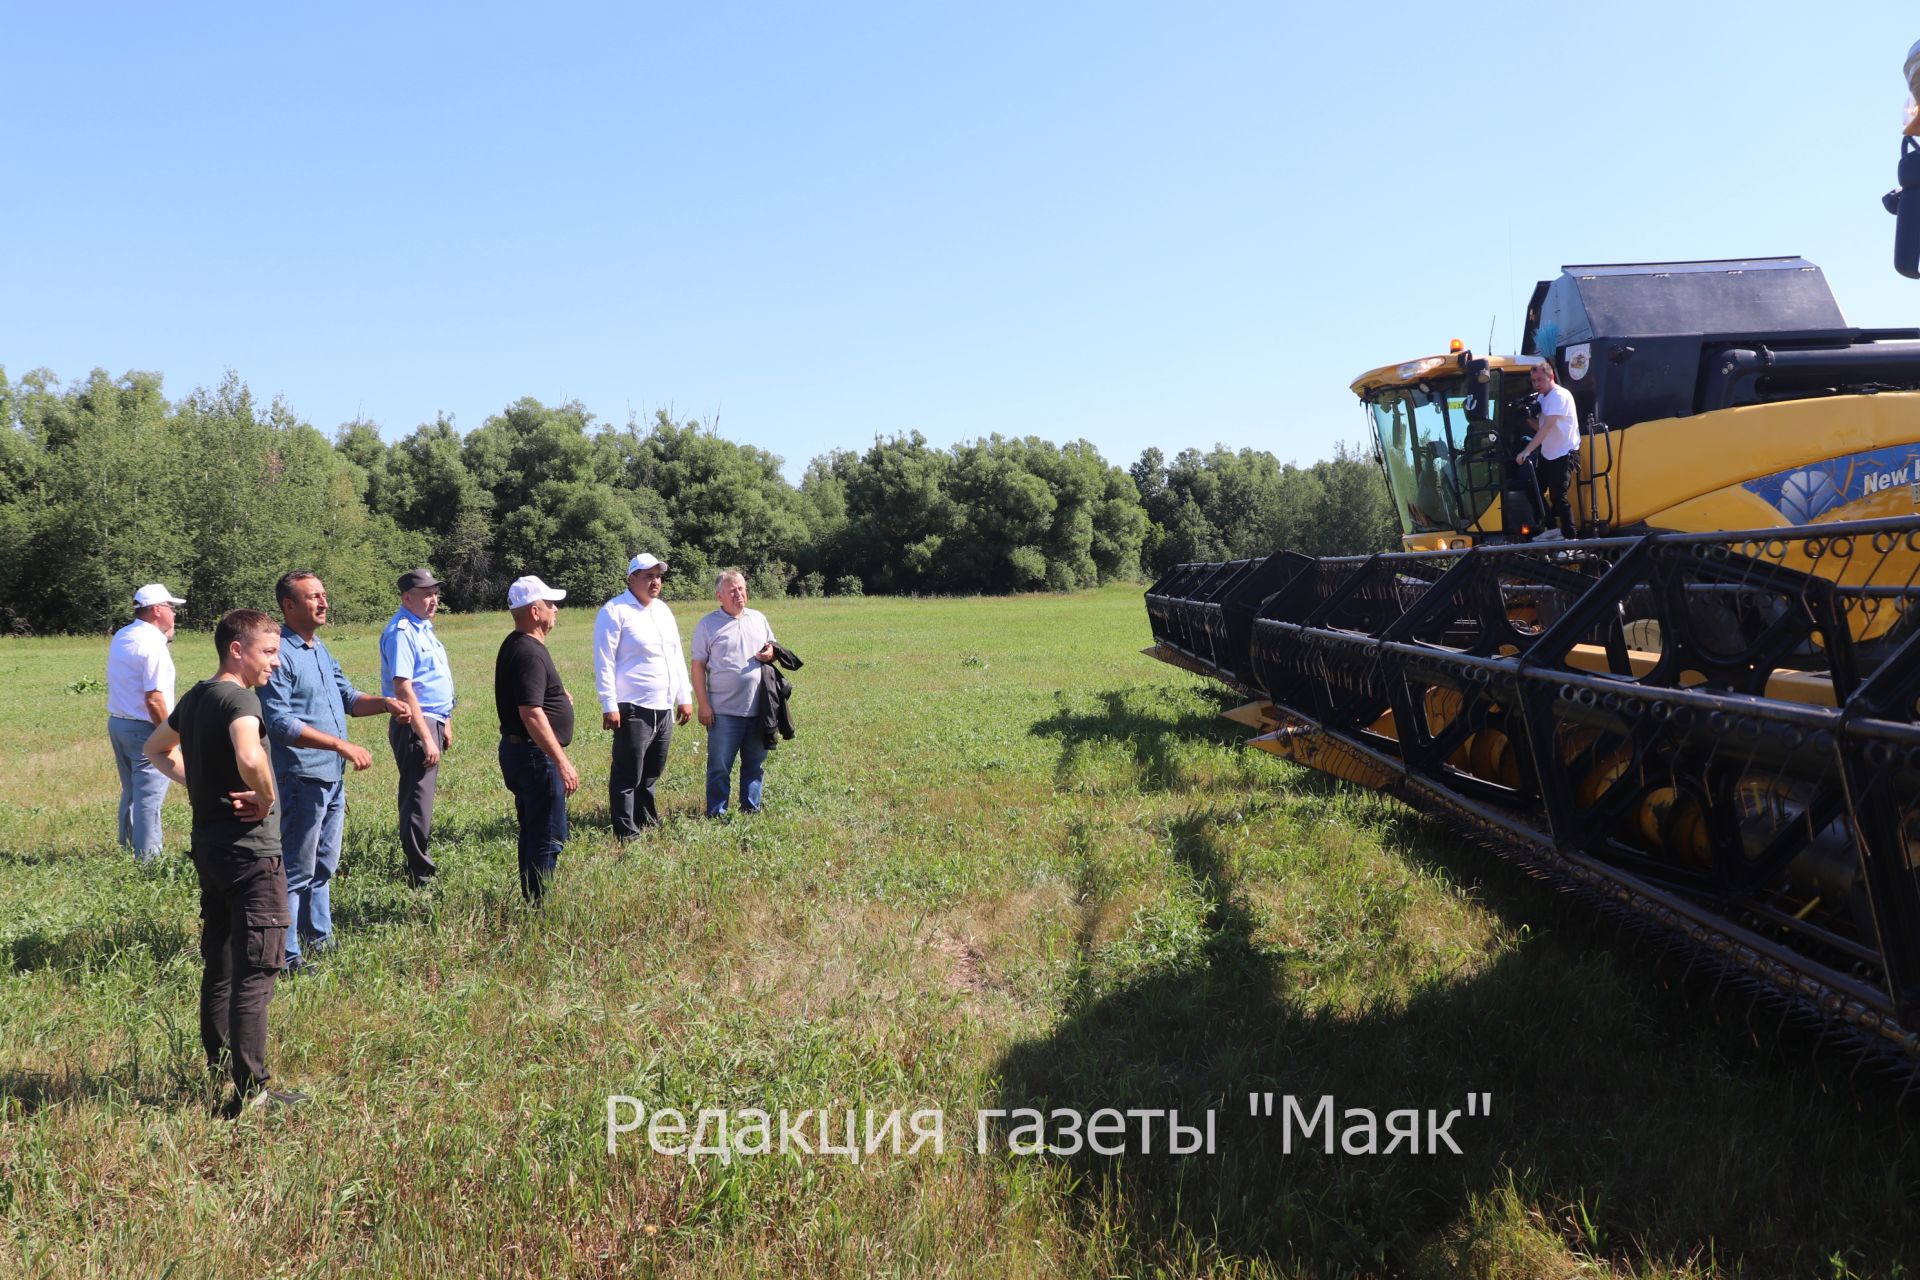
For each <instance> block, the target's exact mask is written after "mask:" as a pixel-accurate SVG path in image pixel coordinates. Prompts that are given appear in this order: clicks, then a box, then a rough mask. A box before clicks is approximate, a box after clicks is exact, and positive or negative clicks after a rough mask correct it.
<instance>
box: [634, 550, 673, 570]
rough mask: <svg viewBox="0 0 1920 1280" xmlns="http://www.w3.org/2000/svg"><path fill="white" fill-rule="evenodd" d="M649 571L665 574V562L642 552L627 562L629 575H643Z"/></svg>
mask: <svg viewBox="0 0 1920 1280" xmlns="http://www.w3.org/2000/svg"><path fill="white" fill-rule="evenodd" d="M649 569H658V570H660V572H662V573H665V572H666V571H667V562H666V561H665V560H662V559H661V558H660V557H658V556H650V555H648V554H647V553H646V552H644V551H642V552H641V553H640V554H639V555H637V556H635V557H634V558H633V559H631V560H629V561H627V572H628V573H629V574H635V573H645V572H646V571H647V570H649Z"/></svg>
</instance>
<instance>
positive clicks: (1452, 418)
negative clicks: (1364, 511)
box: [1367, 374, 1499, 534]
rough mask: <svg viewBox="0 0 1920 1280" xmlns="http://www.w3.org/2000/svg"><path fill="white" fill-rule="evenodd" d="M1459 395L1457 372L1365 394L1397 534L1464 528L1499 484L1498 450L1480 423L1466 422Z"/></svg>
mask: <svg viewBox="0 0 1920 1280" xmlns="http://www.w3.org/2000/svg"><path fill="white" fill-rule="evenodd" d="M1495 376H1496V377H1497V376H1498V375H1497V374H1496V375H1495ZM1465 396H1466V387H1465V379H1464V377H1456V378H1439V379H1432V380H1429V381H1427V382H1423V383H1420V384H1417V385H1415V386H1409V387H1392V388H1389V389H1387V390H1384V391H1379V392H1375V393H1374V394H1373V395H1372V396H1370V397H1369V398H1368V401H1367V411H1368V414H1369V415H1370V417H1371V419H1372V425H1373V432H1374V436H1375V438H1376V439H1377V440H1378V441H1379V444H1380V457H1381V460H1382V461H1383V462H1384V463H1385V464H1386V470H1387V487H1388V488H1389V489H1391V490H1392V492H1393V505H1394V509H1395V510H1396V511H1397V512H1399V515H1400V531H1401V532H1402V533H1403V534H1421V533H1437V532H1453V531H1456V530H1464V529H1466V528H1467V527H1468V526H1469V525H1471V524H1472V523H1473V521H1475V520H1477V519H1478V518H1479V517H1480V516H1481V515H1482V514H1483V513H1484V512H1485V511H1486V509H1487V507H1488V506H1489V505H1490V504H1491V503H1492V501H1493V497H1494V494H1495V493H1496V492H1497V491H1498V488H1499V484H1498V477H1497V469H1498V468H1497V454H1498V450H1497V448H1489V447H1488V445H1489V444H1490V443H1491V441H1490V440H1489V439H1486V438H1485V437H1488V435H1489V432H1488V427H1487V424H1486V423H1484V422H1483V423H1475V424H1469V423H1468V421H1467V414H1466V408H1465ZM1470 428H1471V430H1470Z"/></svg>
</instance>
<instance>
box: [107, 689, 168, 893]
mask: <svg viewBox="0 0 1920 1280" xmlns="http://www.w3.org/2000/svg"><path fill="white" fill-rule="evenodd" d="M107 736H108V737H109V738H111V739H112V740H113V764H114V767H115V768H116V769H118V770H119V771H120V843H121V844H123V845H126V846H127V847H128V848H130V849H132V850H133V856H134V857H135V858H136V859H137V860H139V861H141V862H151V861H153V860H154V859H155V858H158V857H159V856H160V804H161V802H162V801H164V800H165V799H166V798H167V775H166V774H164V773H162V772H160V771H159V770H158V769H156V768H154V767H153V761H151V760H149V759H147V754H146V752H145V751H144V750H142V748H143V747H145V746H146V745H147V739H148V738H149V737H151V736H153V725H152V723H151V722H149V721H146V720H128V719H126V718H125V717H124V716H108V717H107Z"/></svg>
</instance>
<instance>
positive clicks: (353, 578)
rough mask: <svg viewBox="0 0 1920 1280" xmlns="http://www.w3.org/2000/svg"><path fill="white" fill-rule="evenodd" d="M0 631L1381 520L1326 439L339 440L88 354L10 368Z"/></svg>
mask: <svg viewBox="0 0 1920 1280" xmlns="http://www.w3.org/2000/svg"><path fill="white" fill-rule="evenodd" d="M0 425H3V426H4V430H0V631H5V632H12V633H22V632H63V631H64V632H87V631H95V632H97V631H102V630H106V629H108V628H110V627H112V626H114V625H117V624H118V623H119V622H121V621H124V618H125V615H126V612H127V597H128V593H129V592H130V590H131V589H132V587H133V586H135V585H138V584H139V583H142V582H147V581H154V580H158V581H163V582H166V583H167V584H168V585H170V586H172V587H174V588H175V589H176V590H178V591H181V592H182V593H183V594H185V595H186V597H187V599H188V601H189V604H188V609H187V613H188V615H189V616H190V617H191V618H192V619H194V620H196V621H205V620H208V619H211V618H212V617H214V616H216V615H217V614H218V613H219V612H220V611H222V610H224V609H227V608H230V607H232V606H234V605H236V604H252V605H262V604H270V599H269V597H270V595H271V588H272V583H273V581H274V579H275V578H277V577H278V576H279V575H280V573H281V572H283V571H284V570H286V569H288V568H290V567H294V566H300V567H304V568H311V569H313V570H314V571H315V572H317V573H319V574H320V575H321V576H322V577H324V578H325V579H326V582H327V586H328V590H329V592H330V593H331V594H332V596H333V597H334V604H335V610H336V613H337V614H338V615H339V616H340V617H341V618H342V619H361V620H371V619H374V618H378V617H380V616H383V615H384V614H385V613H386V612H387V611H388V610H389V609H390V608H391V607H392V599H393V579H394V577H395V576H396V574H398V573H399V572H400V571H401V570H402V569H404V568H406V567H408V566H410V565H414V564H430V565H431V566H432V567H433V569H434V570H435V572H437V573H438V574H439V575H440V576H441V577H442V578H443V579H445V580H446V582H447V584H448V586H447V591H446V605H447V606H448V607H451V608H454V609H474V608H478V609H493V608H498V607H500V601H501V600H502V599H503V598H504V593H505V588H506V584H507V582H509V581H510V580H511V579H513V578H514V577H516V576H518V575H519V574H521V573H527V572H534V573H539V574H541V575H542V576H543V577H545V578H546V579H547V580H548V581H549V582H552V583H554V584H555V585H557V586H562V587H566V588H569V589H572V590H577V591H579V592H581V593H582V595H583V597H584V598H586V599H592V600H598V599H600V598H601V597H602V596H603V595H606V594H611V593H612V592H613V591H614V590H616V589H617V587H618V584H619V575H620V566H622V565H623V564H624V563H625V561H626V559H627V558H628V557H629V556H630V555H632V554H633V553H634V552H635V551H638V550H652V551H654V552H655V553H656V554H659V555H661V556H663V557H665V558H666V559H667V560H668V561H669V562H670V563H671V564H672V565H673V573H672V574H671V575H670V576H669V578H668V582H669V583H670V584H671V585H672V586H673V588H674V589H675V591H676V592H677V593H678V594H680V595H681V596H683V597H684V596H696V597H704V596H705V595H706V593H707V587H708V584H709V583H710V581H711V575H712V573H713V572H714V571H715V570H716V569H717V568H719V567H724V566H729V565H737V566H740V567H742V568H744V569H745V570H746V571H747V573H748V575H749V580H750V584H751V587H752V589H753V591H754V593H755V594H756V595H758V596H760V597H763V598H767V597H779V596H782V595H787V594H800V595H821V594H840V595H854V594H863V593H869V592H884V593H895V594H908V593H928V594H932V593H968V592H982V593H1000V592H1011V591H1035V590H1070V589H1073V588H1077V587H1086V586H1093V585H1096V584H1099V583H1102V582H1109V581H1113V580H1116V579H1138V578H1140V577H1141V576H1142V575H1148V576H1151V575H1154V574H1157V573H1158V572H1159V571H1160V570H1161V569H1163V568H1165V567H1166V566H1167V565H1170V564H1174V563H1177V562H1178V561H1181V560H1187V559H1220V558H1237V557H1240V556H1247V555H1261V554H1265V553H1267V552H1269V551H1272V550H1275V549H1277V548H1279V547H1283V546H1294V547H1299V548H1300V549H1302V550H1307V551H1311V552H1316V553H1320V554H1335V553H1350V552H1360V551H1371V550H1377V549H1380V548H1383V547H1386V546H1388V545H1389V544H1390V543H1392V541H1393V540H1394V537H1395V527H1394V521H1393V514H1392V510H1391V507H1390V505H1389V503H1388V500H1387V496H1386V489H1385V485H1384V484H1383V482H1382V480H1381V478H1380V475H1379V471H1378V468H1377V467H1375V466H1374V465H1373V463H1372V462H1371V461H1370V460H1367V459H1364V458H1362V457H1360V456H1357V455H1354V454H1350V453H1347V452H1346V451H1344V450H1342V451H1340V452H1338V453H1337V454H1336V456H1335V457H1334V458H1332V459H1330V460H1327V461H1323V462H1319V463H1315V464H1314V465H1313V466H1311V467H1307V468H1299V467H1294V466H1290V465H1288V466H1283V465H1281V464H1280V463H1279V462H1278V461H1276V460H1275V459H1274V457H1273V456H1272V455H1271V454H1268V453H1265V452H1262V451H1258V450H1251V449H1243V450H1240V451H1239V452H1237V453H1235V452H1230V451H1227V450H1223V449H1216V450H1214V451H1212V452H1210V453H1204V454H1203V453H1201V452H1199V451H1198V450H1195V449H1187V450H1184V451H1182V452H1181V453H1180V454H1179V455H1178V456H1176V457H1175V458H1174V459H1172V461H1170V462H1169V461H1168V460H1167V459H1165V458H1164V457H1163V456H1162V455H1161V453H1160V451H1159V450H1157V449H1149V450H1147V451H1146V453H1144V454H1143V455H1142V456H1141V457H1140V459H1139V460H1138V461H1137V462H1135V463H1134V464H1133V466H1131V467H1130V468H1126V469H1122V468H1121V467H1118V466H1115V465H1112V464H1110V463H1108V462H1107V461H1106V460H1105V459H1103V458H1102V457H1101V456H1100V453H1099V451H1098V450H1097V449H1095V448H1094V447H1093V446H1092V445H1091V444H1089V443H1087V442H1086V441H1084V440H1081V441H1075V442H1073V443H1070V444H1065V445H1059V444H1054V443H1051V442H1049V441H1046V440H1041V439H1038V438H1036V437H1031V436H1029V437H1026V438H1022V439H1008V438H1005V437H1002V436H999V435H990V436H988V437H986V438H984V439H980V440H976V441H973V442H971V443H966V444H961V445H957V446H955V447H954V448H953V449H950V450H946V449H936V448H933V447H931V446H929V445H928V444H927V442H926V440H925V439H924V438H923V437H922V436H920V435H919V434H918V433H917V432H915V433H909V434H907V435H901V436H895V437H893V438H891V439H885V440H876V441H875V442H874V444H873V446H872V447H871V448H869V449H867V450H866V451H864V452H853V451H848V450H835V451H833V452H831V453H829V454H826V455H824V456H822V457H818V458H815V459H814V460H813V461H812V463H811V464H809V466H808V467H807V470H806V473H805V475H804V476H803V478H802V479H801V482H800V484H799V485H798V486H795V485H792V484H789V483H788V482H787V481H786V479H785V478H784V477H783V476H782V475H781V471H780V468H781V459H780V458H779V457H777V456H775V455H773V454H771V453H768V452H766V451H765V450H762V449H758V448H755V447H754V446H752V445H742V444H735V443H734V442H732V441H730V440H725V439H722V438H721V437H719V436H718V435H716V434H714V433H713V432H712V431H711V430H709V429H707V428H705V427H704V426H703V425H702V424H700V423H699V422H696V421H687V422H676V421H674V420H673V419H672V418H671V417H670V416H669V415H668V414H666V413H664V412H663V413H660V414H658V415H656V416H655V418H654V420H653V421H652V422H651V423H648V424H646V425H645V426H644V427H643V426H642V425H641V424H639V423H637V422H629V423H627V424H626V425H624V426H620V427H615V426H612V425H609V424H603V423H597V422H596V421H595V419H594V417H593V415H592V414H591V413H589V412H588V411H587V410H586V408H585V407H584V406H582V405H580V404H578V403H569V404H563V405H558V406H549V405H544V404H542V403H540V402H539V401H537V400H534V399H523V400H520V401H517V402H515V403H514V404H512V405H510V406H508V407H507V408H506V409H505V410H503V411H502V412H500V413H497V414H495V415H493V416H492V417H489V418H488V419H487V420H486V422H484V423H483V424H481V425H480V426H479V427H477V428H475V429H474V430H472V431H470V432H468V433H466V434H465V435H462V434H460V433H459V432H458V431H456V430H455V429H454V427H453V425H452V423H450V422H447V421H445V420H444V419H443V420H440V421H436V422H433V423H429V424H426V425H422V426H420V427H419V428H417V429H416V430H415V431H414V432H413V433H412V434H411V435H408V436H406V437H404V438H402V439H400V440H398V441H395V442H393V443H388V442H387V441H385V440H384V439H382V437H381V434H380V431H379V429H378V427H377V426H375V425H374V424H372V423H369V422H351V423H347V424H346V425H344V426H342V427H341V428H340V429H339V430H338V431H337V432H336V433H335V435H334V437H333V438H332V439H331V440H330V439H328V438H327V436H326V435H324V434H323V433H322V432H320V431H318V430H316V429H315V428H314V427H313V426H311V425H309V424H308V423H306V422H304V421H302V420H301V419H300V418H299V417H298V416H297V415H296V414H295V413H294V412H293V411H292V410H291V409H290V408H289V407H288V406H286V405H285V404H284V403H282V402H280V401H277V400H276V401H275V402H274V403H273V404H272V405H269V406H265V407H262V406H261V405H259V404H258V403H257V402H255V400H254V399H253V397H252V396H251V394H250V393H249V392H248V390H247V388H246V386H245V385H244V384H242V383H241V382H240V381H239V380H238V378H236V377H234V376H232V375H229V376H228V378H227V380H226V382H225V383H223V384H222V385H221V386H220V387H219V388H218V389H217V390H213V391H208V390H204V389H203V390H198V391H195V392H193V393H192V394H191V395H188V396H186V397H185V398H184V399H182V400H180V401H178V402H169V401H168V400H167V398H166V397H165V395H164V394H163V393H162V391H161V380H160V377H159V375H157V374H149V373H129V374H127V375H125V376H124V377H121V378H118V379H115V378H112V377H110V376H109V375H108V374H106V373H105V372H104V371H99V370H96V371H95V372H94V373H93V374H92V375H91V376H90V377H88V378H87V379H86V380H85V381H84V382H80V383H75V384H72V385H69V386H65V387H62V386H61V385H60V384H59V382H58V381H57V379H55V378H54V377H53V375H52V374H50V373H48V372H47V371H45V370H38V371H35V372H33V373H30V374H28V375H26V376H25V377H23V378H21V379H20V380H19V382H18V383H17V384H15V383H11V382H9V381H8V379H7V377H6V374H5V371H4V369H0Z"/></svg>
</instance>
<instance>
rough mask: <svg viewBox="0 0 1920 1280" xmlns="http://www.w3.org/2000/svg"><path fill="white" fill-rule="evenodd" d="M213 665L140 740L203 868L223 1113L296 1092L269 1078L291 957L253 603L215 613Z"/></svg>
mask: <svg viewBox="0 0 1920 1280" xmlns="http://www.w3.org/2000/svg"><path fill="white" fill-rule="evenodd" d="M213 642H214V646H215V648H216V649H218V650H219V653H220V669H219V671H218V672H217V673H216V674H215V675H214V677H213V678H212V679H211V680H202V681H201V682H200V683H199V684H197V685H195V686H194V687H193V688H191V689H189V690H188V691H187V695H186V696H185V697H184V698H181V699H180V704H179V705H178V706H176V707H175V708H174V709H173V714H172V715H170V716H168V717H167V720H166V723H164V724H162V725H160V726H159V727H158V728H156V729H155V730H154V731H153V734H152V736H151V737H149V738H148V739H147V745H146V753H147V758H148V759H149V760H151V761H153V763H154V767H155V768H157V769H159V770H160V771H161V772H162V773H164V774H166V775H167V777H169V778H171V779H173V781H175V782H178V783H180V784H182V785H183V786H185V787H186V789H187V798H188V800H189V801H190V802H191V804H192V808H193V839H192V844H191V846H190V850H189V852H190V853H191V854H192V857H193V866H194V870H195V871H196V872H198V873H199V877H200V918H201V933H200V956H201V959H202V960H203V961H204V962H205V965H206V969H205V972H204V973H203V975H202V976H201V979H200V1042H201V1044H202V1045H203V1046H204V1047H205V1048H206V1051H207V1065H208V1068H209V1070H211V1071H214V1072H216V1073H217V1072H218V1071H219V1070H220V1069H221V1066H222V1060H223V1059H230V1060H231V1061H230V1066H231V1070H232V1072H233V1084H234V1088H235V1090H236V1091H237V1093H236V1096H235V1097H234V1100H233V1102H232V1103H231V1104H230V1105H229V1107H228V1113H229V1114H236V1115H237V1114H238V1113H239V1112H240V1111H241V1110H242V1109H243V1108H245V1107H248V1106H259V1105H276V1106H286V1105H291V1104H293V1103H296V1102H301V1101H304V1100H305V1098H304V1096H303V1095H301V1094H298V1093H289V1092H282V1091H280V1090H277V1089H269V1088H267V1087H266V1085H267V1081H268V1079H269V1078H271V1073H269V1072H268V1070H267V1003H268V1002H269V1001H270V1000H272V999H273V980H274V975H275V974H277V973H278V972H279V971H280V967H281V965H282V964H283V963H284V962H285V959H286V942H287V925H288V923H289V921H290V920H291V916H289V914H288V912H287V875H286V871H285V869H284V868H283V867H282V865H281V862H280V806H279V800H278V797H277V794H276V793H275V790H274V779H273V766H272V764H271V762H270V761H269V758H268V756H267V744H266V739H265V735H264V734H263V732H262V729H261V716H260V696H259V695H258V694H257V693H255V692H254V690H256V689H258V688H259V687H260V686H261V685H263V684H265V683H266V682H267V678H268V677H269V676H271V675H272V674H273V672H274V669H275V668H277V667H278V666H279V665H280V626H279V624H278V623H276V622H275V621H274V620H273V619H272V618H269V617H268V616H267V615H266V614H264V613H261V612H259V611H257V610H254V609H234V610H231V611H229V612H228V613H227V614H226V615H225V616H224V617H222V618H221V619H220V625H219V626H218V627H216V628H215V629H214V633H213Z"/></svg>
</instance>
